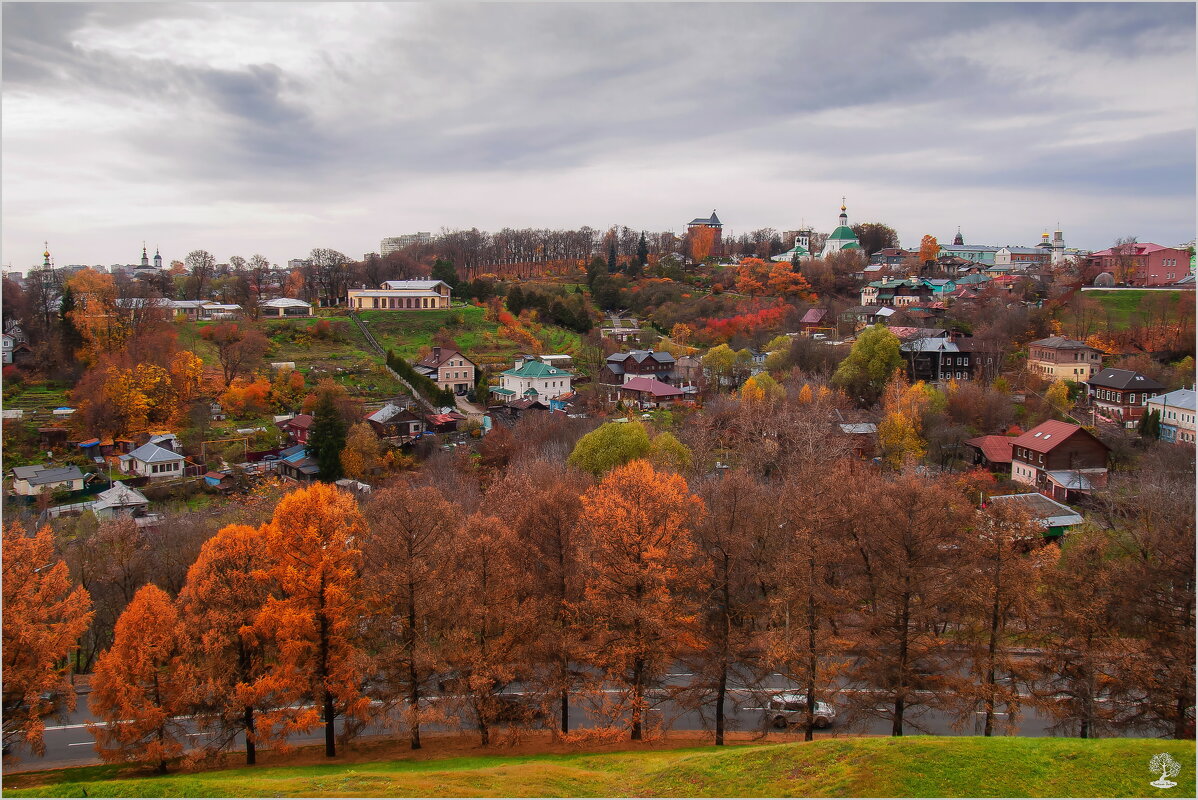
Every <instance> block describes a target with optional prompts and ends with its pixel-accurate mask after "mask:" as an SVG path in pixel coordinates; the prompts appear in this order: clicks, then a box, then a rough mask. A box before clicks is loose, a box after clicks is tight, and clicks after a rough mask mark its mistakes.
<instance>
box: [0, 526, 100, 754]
mask: <svg viewBox="0 0 1198 800" xmlns="http://www.w3.org/2000/svg"><path fill="white" fill-rule="evenodd" d="M67 573H68V570H67V565H66V562H65V561H60V560H57V559H56V557H55V554H54V540H53V538H52V536H51V534H50V529H49V528H42V529H41V530H39V531H38V532H37V534H36V535H34V536H26V535H25V531H24V530H23V529H22V528H21V526H20V525H18V524H17V523H15V522H10V523H9V524H8V525H6V526H4V744H5V745H6V746H7V745H9V744H14V743H16V742H18V741H19V742H22V743H24V744H25V745H27V746H28V747H29V749H30V750H32V751H33V752H34V754H35V755H39V756H40V755H42V754H44V753H45V751H46V745H45V742H44V740H43V738H42V737H43V731H44V730H45V723H44V722H43V721H42V720H43V718H44V717H46V716H49V715H51V714H53V713H54V711H55V708H54V705H55V703H54V700H53V699H52V698H54V697H56V696H57V697H61V698H62V701H63V704H64V706H65V707H66V709H68V710H71V711H73V710H74V709H75V689H74V687H73V686H72V685H71V681H70V678H69V677H68V676H67V670H68V668H69V665H70V661H69V659H68V656H69V655H70V654H71V652H72V651H73V650H75V649H76V648H77V647H78V643H79V637H80V636H82V635H83V632H84V631H85V630H87V626H88V624H90V622H91V618H92V614H93V612H92V610H91V607H92V602H91V597H90V596H89V595H88V593H87V591H86V590H85V589H83V588H82V587H75V588H74V589H72V588H71V580H70V577H69V576H68V574H67Z"/></svg>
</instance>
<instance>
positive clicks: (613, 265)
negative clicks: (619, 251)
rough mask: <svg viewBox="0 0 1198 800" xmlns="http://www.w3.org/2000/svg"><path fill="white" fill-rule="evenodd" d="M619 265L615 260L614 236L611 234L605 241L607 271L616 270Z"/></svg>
mask: <svg viewBox="0 0 1198 800" xmlns="http://www.w3.org/2000/svg"><path fill="white" fill-rule="evenodd" d="M619 266H620V264H619V261H617V260H616V237H615V236H612V237H611V239H610V240H608V243H607V271H608V272H616V271H618V269H619Z"/></svg>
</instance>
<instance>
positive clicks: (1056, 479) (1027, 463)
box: [1011, 419, 1110, 502]
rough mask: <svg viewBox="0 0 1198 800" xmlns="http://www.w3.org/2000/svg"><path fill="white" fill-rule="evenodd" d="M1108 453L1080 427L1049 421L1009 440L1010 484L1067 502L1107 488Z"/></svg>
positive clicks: (1092, 435)
mask: <svg viewBox="0 0 1198 800" xmlns="http://www.w3.org/2000/svg"><path fill="white" fill-rule="evenodd" d="M1109 452H1110V448H1108V447H1107V446H1106V445H1105V444H1103V443H1102V442H1101V441H1099V440H1098V438H1097V437H1095V436H1094V434H1092V433H1090V432H1089V431H1087V430H1086V429H1085V428H1083V427H1081V426H1080V425H1073V424H1071V423H1068V422H1060V421H1059V420H1055V419H1050V420H1048V421H1047V422H1042V423H1040V424H1039V425H1037V426H1036V427H1034V428H1032V429H1031V430H1030V431H1028V432H1027V433H1025V434H1023V435H1021V436H1017V437H1015V438H1014V439H1012V440H1011V480H1013V481H1016V482H1018V483H1026V484H1028V485H1030V486H1034V487H1036V489H1037V490H1038V491H1039V492H1040V493H1041V494H1045V495H1048V496H1049V497H1051V498H1052V499H1054V500H1058V501H1061V502H1069V500H1071V499H1074V498H1075V497H1076V495H1078V494H1087V493H1088V492H1089V491H1090V490H1091V489H1093V488H1095V487H1098V486H1103V485H1105V484H1106V472H1107V456H1108V453H1109Z"/></svg>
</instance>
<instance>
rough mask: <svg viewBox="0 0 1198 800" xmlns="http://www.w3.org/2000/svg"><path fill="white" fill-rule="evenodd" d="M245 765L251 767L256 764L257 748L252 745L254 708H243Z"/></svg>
mask: <svg viewBox="0 0 1198 800" xmlns="http://www.w3.org/2000/svg"><path fill="white" fill-rule="evenodd" d="M243 724H244V725H245V763H246V764H249V765H250V766H251V767H252V766H253V765H254V764H257V763H258V751H257V746H256V745H255V744H254V707H253V706H246V707H245V718H244V720H243Z"/></svg>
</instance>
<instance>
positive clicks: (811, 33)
mask: <svg viewBox="0 0 1198 800" xmlns="http://www.w3.org/2000/svg"><path fill="white" fill-rule="evenodd" d="M1194 13H1195V9H1194V5H1193V4H1192V3H1175V4H1143V3H1134V4H1106V3H1103V4H1054V5H1040V4H1030V3H1012V4H985V5H983V4H972V3H970V4H898V3H885V4H835V5H832V4H771V5H747V4H697V5H681V4H678V5H642V4H630V5H615V4H608V3H604V4H594V5H591V4H568V5H567V4H552V5H508V4H484V5H461V4H454V5H448V6H442V5H424V4H414V5H408V4H385V3H362V4H341V3H337V4H319V3H269V4H252V3H247V4H179V3H163V4H142V3H137V4H120V3H115V4H100V3H96V4H59V3H53V4H51V3H9V2H5V3H4V5H3V50H4V52H3V70H4V71H3V81H4V82H3V113H4V124H3V247H4V252H3V262H4V263H5V264H11V265H12V267H13V268H14V269H26V268H28V267H29V266H30V265H31V264H34V263H40V261H41V258H40V254H41V251H42V241H43V240H49V242H50V248H51V250H52V251H53V253H54V256H55V261H56V262H57V263H58V264H60V265H65V264H74V263H86V264H97V263H102V264H110V263H131V262H135V261H136V260H137V258H138V257H139V256H140V250H141V243H142V240H143V239H144V240H145V241H146V242H147V244H148V245H149V248H150V253H151V255H152V254H153V252H154V248H155V246H160V247H161V249H162V254H163V256H164V258H165V259H166V260H167V261H168V262H169V261H170V260H171V259H174V258H179V259H181V258H183V256H184V255H186V253H187V252H188V251H190V250H193V249H197V248H203V249H206V250H210V251H211V252H213V254H215V255H216V256H217V258H218V260H220V261H227V260H228V258H229V257H230V256H233V255H241V256H245V257H248V256H250V255H251V254H253V253H255V252H260V253H262V254H264V255H266V256H267V257H268V258H269V259H270V260H271V261H274V262H278V263H282V262H284V261H286V260H287V259H288V258H296V257H302V256H303V255H305V254H306V253H307V252H308V251H309V250H311V249H312V248H313V247H332V248H335V249H338V250H341V251H343V252H345V253H348V254H349V255H351V256H353V257H355V258H360V257H361V256H362V254H363V253H366V252H369V251H376V250H378V247H379V239H380V238H382V237H384V236H394V235H399V234H403V233H409V232H414V231H417V230H425V231H434V232H436V231H438V230H440V229H441V228H442V227H447V228H458V227H467V228H468V227H471V226H477V227H478V228H480V229H484V230H498V229H499V228H502V227H505V226H511V227H525V226H530V227H551V228H557V227H578V226H581V225H590V226H592V227H596V228H605V227H607V226H609V225H612V224H623V225H628V226H630V227H634V228H641V229H648V230H674V231H675V232H679V233H681V232H682V231H683V230H684V229H685V224H686V222H687V221H689V220H690V219H691V218H693V217H696V216H706V215H707V214H708V213H709V212H710V211H711V210H712V209H713V208H714V209H717V210H718V213H719V215H720V218H721V219H722V220H723V222H724V224H725V230H726V231H729V230H730V231H731V232H733V233H740V232H745V231H749V230H752V229H755V228H761V227H767V226H768V227H774V228H778V229H779V230H785V229H792V228H796V227H798V226H799V225H800V223H802V222H803V221H806V222H807V223H808V224H810V225H813V226H814V227H815V228H816V229H817V230H822V231H825V232H826V231H829V230H831V228H832V227H833V226H834V225H835V224H836V216H837V213H838V208H839V205H840V198H841V196H842V195H845V196H847V198H848V206H849V216H850V221H851V222H866V221H880V222H885V223H888V224H890V225H892V226H893V227H895V228H896V229H897V230H898V232H899V235H900V237H901V239H902V242H903V244H904V245H906V246H915V245H917V244H918V241H919V238H920V236H922V235H923V234H925V233H931V234H933V235H935V236H937V237H938V238H940V239H941V241H945V240H948V239H951V237H952V236H953V234H954V233H955V232H956V230H957V226H958V225H960V226H961V228H962V230H963V232H964V235H965V240H966V241H967V242H972V243H978V244H1000V245H1001V244H1008V243H1010V244H1025V245H1031V244H1035V243H1036V242H1037V241H1039V235H1040V233H1041V232H1042V231H1043V230H1045V229H1048V230H1051V229H1052V228H1053V227H1054V226H1055V225H1056V224H1057V222H1058V221H1059V222H1060V225H1061V227H1062V229H1063V230H1064V232H1065V241H1066V244H1067V245H1069V246H1078V247H1086V248H1093V249H1099V248H1102V247H1106V246H1108V245H1110V244H1111V243H1112V241H1113V240H1114V239H1115V238H1116V237H1119V236H1125V235H1135V236H1138V237H1139V238H1140V240H1141V241H1155V242H1158V243H1160V244H1165V245H1174V244H1177V243H1179V242H1183V241H1189V240H1190V239H1191V238H1193V236H1194V230H1195V93H1196V87H1195V71H1194V64H1195V50H1194V42H1195V27H1194V26H1195V19H1194Z"/></svg>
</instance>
